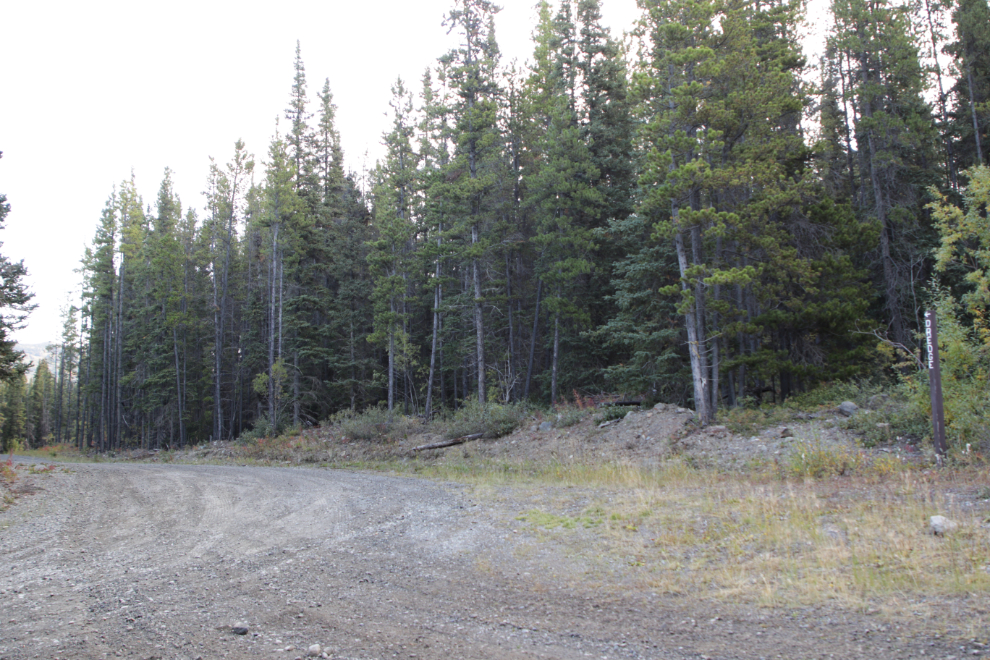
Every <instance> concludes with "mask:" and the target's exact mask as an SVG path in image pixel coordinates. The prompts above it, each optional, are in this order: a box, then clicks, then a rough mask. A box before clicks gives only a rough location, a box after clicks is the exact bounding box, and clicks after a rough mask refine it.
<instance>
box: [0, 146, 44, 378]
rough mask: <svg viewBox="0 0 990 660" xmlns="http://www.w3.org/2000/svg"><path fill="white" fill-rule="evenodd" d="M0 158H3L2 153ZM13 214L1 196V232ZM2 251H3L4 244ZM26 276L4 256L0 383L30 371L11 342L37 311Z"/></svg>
mask: <svg viewBox="0 0 990 660" xmlns="http://www.w3.org/2000/svg"><path fill="white" fill-rule="evenodd" d="M0 158H3V152H2V151H0ZM9 213H10V204H9V203H8V202H7V196H6V195H5V194H3V193H0V229H3V225H4V223H5V222H6V221H7V214H9ZM0 247H3V243H2V242H0ZM26 276H27V268H25V266H24V262H23V261H19V262H16V263H15V262H12V261H10V259H8V258H7V257H6V256H4V255H0V382H11V381H13V380H16V379H18V378H20V377H21V376H22V375H23V374H24V373H25V372H26V371H27V369H28V365H27V364H25V363H24V353H23V352H22V351H18V350H15V349H14V345H15V342H14V341H13V340H11V339H10V333H11V332H12V331H14V330H18V329H20V328H22V327H24V323H25V321H26V320H27V317H28V314H30V313H31V311H32V310H34V308H35V307H36V305H33V304H31V299H32V298H33V297H34V294H33V293H31V292H30V291H28V289H27V285H26V284H25V282H24V278H25V277H26Z"/></svg>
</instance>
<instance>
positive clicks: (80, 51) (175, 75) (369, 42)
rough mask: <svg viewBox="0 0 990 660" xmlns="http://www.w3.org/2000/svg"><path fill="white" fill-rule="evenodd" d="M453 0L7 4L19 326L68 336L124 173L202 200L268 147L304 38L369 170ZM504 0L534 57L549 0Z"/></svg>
mask: <svg viewBox="0 0 990 660" xmlns="http://www.w3.org/2000/svg"><path fill="white" fill-rule="evenodd" d="M823 1H824V0H816V4H823ZM451 4H452V3H451V0H415V1H412V2H410V1H409V0H406V1H404V2H402V1H395V0H380V1H378V2H375V1H370V2H355V1H353V0H351V1H347V2H342V1H340V0H330V1H324V2H289V3H280V4H279V5H278V8H277V10H276V7H275V4H274V3H258V2H244V1H243V0H241V1H238V2H227V1H215V0H196V1H190V0H175V1H174V2H168V3H147V2H135V0H126V1H123V0H121V1H107V0H96V1H93V2H85V3H84V2H78V1H77V0H74V1H71V2H64V1H57V2H44V3H42V2H26V1H22V2H10V3H6V5H5V7H4V18H3V23H4V30H3V38H2V39H0V151H3V159H2V160H0V192H3V193H5V194H6V195H7V198H8V201H9V202H10V204H11V207H12V211H11V214H10V215H9V216H8V218H7V226H6V230H4V231H3V232H0V241H3V242H4V246H3V247H2V248H0V250H2V253H3V254H5V255H7V256H8V257H10V258H12V259H15V260H19V259H24V261H25V263H26V265H27V267H28V270H29V272H30V278H29V284H30V286H31V287H32V289H33V291H34V292H35V294H36V298H35V302H37V303H38V304H39V308H38V309H37V310H36V311H35V312H34V314H33V315H32V317H31V319H30V321H29V325H28V327H27V328H25V329H24V330H21V331H19V332H17V333H16V334H15V338H16V339H17V340H18V341H21V342H24V343H41V342H48V341H54V340H56V339H57V337H58V336H59V334H60V329H61V323H60V321H59V308H60V307H61V306H62V305H64V304H65V302H66V301H67V300H68V299H69V296H72V298H73V299H74V300H75V299H76V298H77V297H78V287H79V275H78V274H77V273H75V272H74V270H75V269H77V268H78V267H79V260H80V258H81V257H82V254H83V248H84V246H85V245H86V244H88V243H89V242H90V240H91V239H92V237H93V234H94V232H95V230H96V225H97V221H98V220H99V216H100V211H101V210H102V208H103V205H104V203H105V202H106V199H107V197H108V196H109V195H110V192H111V190H112V188H113V186H114V184H116V183H119V182H120V181H121V180H123V179H126V178H128V177H130V174H131V171H132V170H133V171H134V174H135V176H136V180H137V185H138V189H139V190H140V191H141V193H142V195H143V196H144V201H145V203H146V204H149V203H150V204H153V203H154V200H155V194H156V193H157V190H158V186H159V183H160V182H161V178H162V173H163V172H164V169H165V168H166V167H170V168H171V169H172V170H173V172H174V180H175V184H176V189H177V191H178V193H179V195H180V196H181V198H182V203H183V206H184V207H188V206H190V205H192V206H194V207H196V208H197V209H202V207H203V196H202V194H201V193H202V191H203V190H204V189H205V181H206V175H207V170H208V167H209V160H208V158H209V156H214V157H215V158H216V159H217V161H218V162H221V163H225V162H226V161H227V160H228V159H229V158H230V156H231V154H232V153H233V145H234V142H235V141H236V140H237V139H239V138H240V139H243V140H244V141H245V143H246V144H247V147H248V150H249V151H250V152H252V153H254V154H255V155H256V156H257V158H258V160H259V161H260V160H261V159H263V158H264V156H265V154H266V151H267V147H268V142H269V139H270V137H271V135H272V134H273V132H274V129H275V119H276V117H281V116H282V115H283V113H284V109H285V107H286V105H287V101H288V96H289V90H290V87H291V84H292V75H293V72H292V62H293V56H294V52H295V45H296V40H297V39H299V40H300V41H301V42H302V55H303V60H304V62H305V65H306V75H307V81H308V83H309V91H310V98H311V99H315V96H316V93H317V92H318V91H319V90H320V88H321V87H322V85H323V80H324V79H325V78H329V79H330V88H331V90H332V91H333V94H334V100H335V102H336V104H337V106H338V116H337V127H338V130H340V132H341V135H342V140H343V145H344V150H345V157H346V159H347V164H348V167H349V168H350V169H354V170H360V169H361V168H362V163H363V160H364V154H365V153H366V152H367V153H368V165H369V167H370V166H371V164H372V163H373V162H374V160H375V158H376V157H377V156H378V155H379V154H380V153H381V148H380V144H379V142H380V137H381V134H382V132H383V131H384V130H385V129H386V128H387V120H386V118H385V116H384V113H385V111H386V110H387V108H388V101H389V97H390V87H391V84H392V82H394V81H395V79H396V77H397V76H400V75H401V76H402V77H403V79H404V80H405V81H406V82H407V87H408V88H410V89H412V90H414V91H418V89H419V80H420V77H421V76H422V73H423V71H424V69H425V68H426V67H428V66H431V65H432V64H433V63H434V62H435V60H436V58H437V57H438V56H440V55H442V54H443V53H445V52H446V51H447V50H448V49H449V48H450V46H451V45H452V43H453V42H452V38H451V37H448V36H447V33H446V29H445V28H444V27H443V26H442V25H441V22H442V18H443V15H444V13H445V12H447V11H448V10H449V8H450V5H451ZM499 4H501V5H502V6H503V11H502V12H501V13H500V14H499V15H498V18H497V26H496V35H497V37H498V41H499V45H500V47H501V49H502V53H503V58H504V60H505V61H508V60H511V59H512V58H518V60H519V61H520V62H522V61H524V60H525V59H527V58H528V56H529V55H530V51H531V46H530V43H529V38H530V33H531V31H532V24H533V16H534V10H533V7H534V5H535V0H502V2H500V3H499ZM602 14H603V17H604V21H605V23H606V24H607V25H609V26H610V27H611V28H612V31H613V34H616V35H621V33H622V32H623V31H624V30H626V29H629V28H630V27H631V26H632V23H633V21H634V20H635V19H636V17H637V15H638V10H637V8H636V2H635V0H603V2H602ZM314 109H315V105H314ZM200 215H201V217H202V213H200Z"/></svg>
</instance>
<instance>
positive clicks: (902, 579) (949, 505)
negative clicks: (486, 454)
mask: <svg viewBox="0 0 990 660" xmlns="http://www.w3.org/2000/svg"><path fill="white" fill-rule="evenodd" d="M803 450H804V451H803V453H804V456H803V457H801V456H800V453H801V452H797V455H795V456H793V457H792V458H791V459H789V460H790V461H791V462H790V463H788V464H786V465H782V466H781V467H778V468H776V469H773V468H771V469H769V470H767V471H765V472H760V473H755V474H744V475H740V474H726V473H718V472H714V471H709V470H699V469H694V468H692V467H690V466H688V465H686V464H685V463H683V462H682V461H679V460H672V461H668V462H666V463H664V464H663V465H662V466H661V467H660V468H659V469H653V470H650V469H645V468H641V467H638V466H633V465H622V464H602V465H597V466H594V465H582V464H576V463H555V462H545V463H531V462H518V463H508V462H501V463H494V462H492V463H475V464H471V463H467V462H451V463H446V464H442V465H425V464H422V465H419V466H417V467H415V468H413V469H412V470H411V471H413V472H415V473H418V474H421V475H424V476H429V477H433V478H438V479H443V480H456V481H461V482H466V483H470V484H474V485H475V486H476V491H478V492H479V493H486V492H487V493H492V492H497V493H498V494H499V497H500V498H505V499H512V498H520V499H521V500H522V502H523V503H522V507H524V509H523V510H524V513H522V514H519V515H518V517H517V518H516V520H519V521H522V522H525V523H527V524H528V525H529V526H531V528H532V529H533V530H534V531H537V530H556V532H557V535H555V536H554V537H553V538H554V539H555V541H556V542H560V543H563V544H565V546H566V547H567V549H568V553H569V554H573V555H575V556H580V557H584V558H585V559H587V560H588V561H591V562H593V563H594V564H595V565H597V566H599V567H600V569H601V571H603V572H604V575H606V576H607V577H605V578H604V579H605V580H606V582H607V583H613V584H619V583H621V584H625V585H628V584H635V585H638V586H639V587H641V588H646V589H651V590H654V591H656V592H659V593H669V594H681V595H690V596H697V597H704V598H711V599H714V600H724V601H727V602H750V603H753V604H759V605H771V606H797V605H828V604H837V605H839V606H842V607H848V608H852V609H859V610H864V611H865V610H866V609H870V608H879V609H880V611H883V612H887V613H890V614H897V615H905V616H906V615H910V614H911V613H915V614H919V615H920V616H924V617H927V618H929V619H930V620H932V621H935V620H940V621H946V622H948V619H947V617H948V616H949V614H948V613H949V612H951V613H952V616H953V617H960V618H957V619H956V620H955V621H953V625H954V626H955V625H960V624H962V625H976V624H978V623H979V622H981V621H983V618H982V617H983V614H982V612H985V611H986V610H987V609H988V608H990V572H988V571H990V535H988V534H987V533H986V530H985V529H984V528H983V524H984V520H985V519H986V518H987V516H988V508H987V507H986V506H982V507H976V506H973V505H972V503H966V502H963V501H960V499H959V497H958V495H953V493H959V492H971V493H973V494H975V496H978V495H980V494H985V492H990V491H985V486H983V485H982V484H985V483H986V475H985V469H983V470H982V471H980V470H978V469H975V468H966V469H958V470H942V471H937V472H923V471H919V470H915V469H911V468H910V467H909V466H907V465H905V464H904V463H903V462H901V460H900V459H899V458H897V457H893V456H889V457H888V456H882V457H880V458H872V457H870V456H869V455H868V454H866V453H865V452H852V451H850V452H848V453H844V452H843V451H841V450H832V449H830V448H828V447H823V446H821V445H815V444H813V443H809V444H808V445H806V446H804V447H803ZM410 467H411V466H410ZM840 473H841V474H843V475H844V476H835V475H838V474H840ZM981 488H982V489H983V490H981ZM550 492H553V493H557V497H560V498H564V499H565V500H566V499H567V498H571V500H569V501H563V502H561V501H555V499H554V497H550V496H548V493H550ZM589 496H590V497H591V498H592V499H593V504H592V505H590V506H588V505H586V504H585V505H581V509H580V511H581V512H580V513H575V511H574V504H575V503H576V501H578V500H580V498H586V497H589ZM975 496H974V500H976V497H975ZM527 503H529V506H527ZM936 514H939V515H945V516H947V517H949V518H951V519H952V520H955V521H957V522H958V523H959V525H960V527H959V530H958V532H957V533H955V534H951V535H948V536H945V537H937V536H933V535H931V534H930V533H928V530H927V522H928V518H929V517H930V516H932V515H936ZM578 530H587V532H586V533H582V534H574V532H576V531H578ZM950 604H951V607H950V606H949V605H950ZM908 610H910V611H908Z"/></svg>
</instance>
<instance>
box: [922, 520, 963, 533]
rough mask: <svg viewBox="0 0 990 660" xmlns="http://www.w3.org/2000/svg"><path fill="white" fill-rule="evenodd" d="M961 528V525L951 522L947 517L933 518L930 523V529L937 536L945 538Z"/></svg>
mask: <svg viewBox="0 0 990 660" xmlns="http://www.w3.org/2000/svg"><path fill="white" fill-rule="evenodd" d="M957 527H959V523H957V522H956V521H954V520H949V519H948V518H946V517H945V516H932V517H931V518H930V519H929V521H928V528H929V529H930V530H931V532H932V534H934V535H935V536H945V535H946V534H948V533H949V532H951V531H954V530H955V529H956V528H957Z"/></svg>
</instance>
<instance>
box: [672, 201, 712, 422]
mask: <svg viewBox="0 0 990 660" xmlns="http://www.w3.org/2000/svg"><path fill="white" fill-rule="evenodd" d="M673 217H674V222H675V224H676V222H677V217H678V209H677V207H676V206H675V207H674V208H673ZM674 246H675V248H676V249H677V265H678V267H679V268H680V273H681V288H682V289H684V290H689V289H690V286H689V285H688V282H687V270H688V258H687V249H686V248H685V246H684V235H683V233H682V232H681V231H680V229H679V228H678V231H677V233H676V234H674ZM696 310H697V306H696V305H691V306H689V307H688V309H687V310H686V311H685V313H684V324H685V326H686V327H687V335H688V355H689V356H690V359H691V381H692V383H693V385H694V407H695V412H696V413H697V415H698V419H699V420H701V421H702V422H703V423H707V422H708V421H709V416H710V415H709V411H708V391H707V387H706V385H707V383H706V382H705V380H706V379H705V369H704V367H703V362H702V350H703V346H702V338H701V337H699V336H698V323H697V320H696V319H695V315H696V313H697V312H696Z"/></svg>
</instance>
